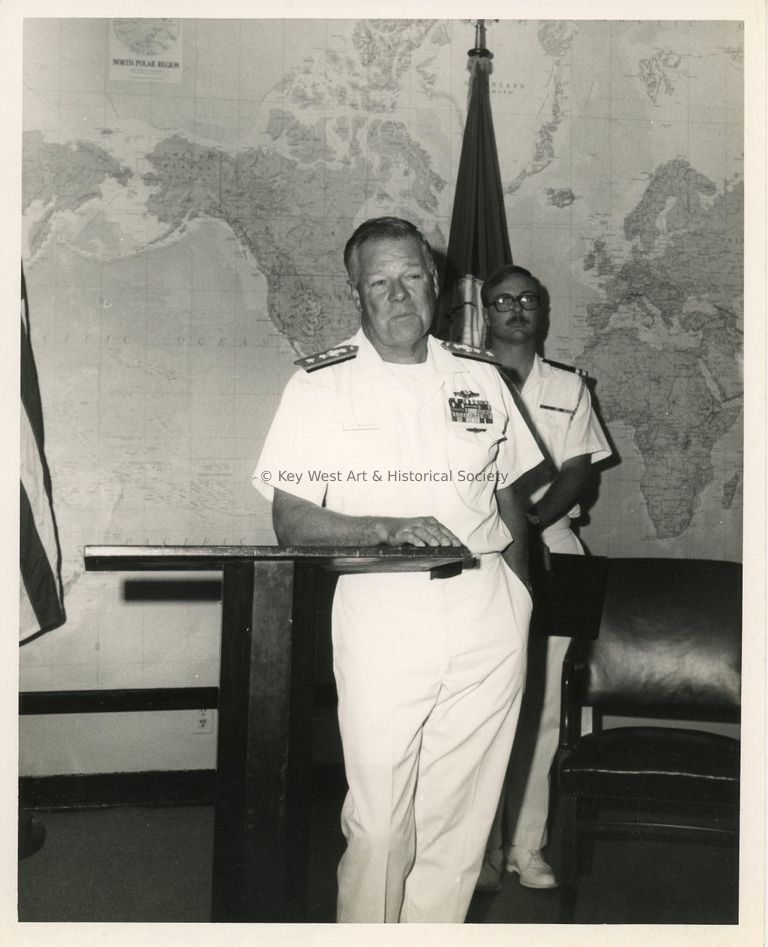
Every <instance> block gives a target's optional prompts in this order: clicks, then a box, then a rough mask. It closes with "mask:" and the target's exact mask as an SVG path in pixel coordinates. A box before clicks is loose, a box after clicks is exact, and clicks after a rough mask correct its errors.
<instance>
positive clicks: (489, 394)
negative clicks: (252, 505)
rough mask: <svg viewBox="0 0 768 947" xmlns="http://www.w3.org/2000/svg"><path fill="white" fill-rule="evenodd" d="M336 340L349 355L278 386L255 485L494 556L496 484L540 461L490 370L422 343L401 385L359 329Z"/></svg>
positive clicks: (498, 531) (504, 537) (499, 527)
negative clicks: (414, 519) (429, 530)
mask: <svg viewBox="0 0 768 947" xmlns="http://www.w3.org/2000/svg"><path fill="white" fill-rule="evenodd" d="M345 344H352V345H357V346H358V353H357V356H356V357H355V358H353V359H349V360H347V361H344V362H339V363H336V364H334V365H328V366H325V367H323V368H321V369H319V370H317V371H314V372H306V371H303V370H301V371H298V372H297V373H296V374H295V375H294V376H293V377H292V378H291V380H290V381H289V382H288V385H287V386H286V389H285V392H284V393H283V397H282V400H281V402H280V406H279V407H278V410H277V413H276V414H275V418H274V420H273V422H272V426H271V428H270V431H269V433H268V435H267V438H266V441H265V444H264V448H263V450H262V453H261V457H260V458H259V462H258V466H257V468H256V472H255V474H254V478H253V482H254V485H255V486H256V488H257V489H258V490H259V491H260V492H261V493H262V494H263V495H264V496H265V497H266V498H267V499H269V500H271V499H272V498H273V495H274V488H275V487H277V488H279V489H281V490H284V491H285V492H287V493H290V494H292V495H294V496H297V497H300V498H303V499H305V500H309V501H310V502H313V503H316V504H318V505H324V506H326V507H327V508H328V509H331V510H333V511H335V512H338V513H344V514H348V515H352V516H398V517H409V516H434V517H435V518H436V519H437V520H439V521H440V522H441V523H442V524H443V525H445V526H446V527H447V528H448V529H450V530H451V531H452V532H453V533H454V534H455V535H456V536H457V537H458V538H459V539H460V540H461V542H462V543H464V544H465V545H466V546H467V547H468V548H469V550H470V551H471V552H472V553H473V554H475V555H480V554H483V553H488V552H501V551H502V550H503V549H504V548H506V546H507V545H509V542H510V540H511V538H512V537H511V536H510V534H509V530H508V529H507V527H506V525H505V524H504V522H503V520H502V519H501V517H500V515H499V512H498V507H497V504H496V500H495V496H494V492H495V489H496V483H497V479H498V481H499V483H498V486H499V488H503V487H506V486H509V485H510V484H511V483H513V482H514V480H516V479H517V478H518V477H519V476H521V475H522V474H523V473H525V471H526V470H528V469H530V468H532V467H535V466H536V465H537V464H538V463H539V462H540V460H541V459H542V458H541V452H540V451H539V448H538V447H537V446H536V443H535V441H534V439H533V437H532V436H531V434H530V432H529V430H528V428H527V426H526V424H525V422H524V420H523V418H522V417H521V415H520V413H519V411H518V410H517V408H516V407H515V404H514V402H513V401H512V398H511V395H510V394H509V391H508V390H507V388H506V385H505V384H504V381H503V379H502V378H501V376H500V375H499V373H498V371H497V370H496V369H495V368H494V367H493V366H491V365H488V364H486V363H484V362H481V361H477V360H473V359H471V358H459V357H457V356H455V355H454V354H452V353H451V352H449V351H448V350H446V349H444V348H443V347H442V344H441V342H440V341H439V340H437V339H435V338H432V337H429V338H428V357H427V362H426V363H425V364H424V365H419V366H413V367H414V369H416V372H415V373H414V379H415V381H414V383H413V384H411V383H406V382H403V381H402V380H401V379H400V377H399V376H400V375H401V374H402V372H403V369H402V368H401V366H396V367H395V368H394V369H392V370H391V369H390V367H389V365H388V363H387V362H385V361H383V360H382V358H381V357H380V356H379V354H378V353H377V352H376V350H375V349H374V347H373V346H372V345H371V343H370V342H369V341H368V339H367V338H366V336H365V335H364V333H363V331H362V329H361V330H359V331H358V332H357V333H356V335H355V336H354V337H353V338H351V339H350V340H348V342H347V343H345ZM407 370H408V369H407V368H406V369H405V371H407ZM265 474H266V475H267V476H266V478H265Z"/></svg>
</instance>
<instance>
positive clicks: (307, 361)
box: [293, 345, 358, 372]
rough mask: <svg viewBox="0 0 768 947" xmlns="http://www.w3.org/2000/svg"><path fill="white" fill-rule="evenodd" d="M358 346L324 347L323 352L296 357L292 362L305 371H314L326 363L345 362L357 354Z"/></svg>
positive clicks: (323, 366)
mask: <svg viewBox="0 0 768 947" xmlns="http://www.w3.org/2000/svg"><path fill="white" fill-rule="evenodd" d="M357 349H358V346H356V345H335V346H334V347H333V348H332V349H326V350H325V351H324V352H316V353H315V354H314V355H307V356H306V357H305V358H297V359H296V361H295V362H294V363H293V364H294V365H298V366H299V368H303V369H304V371H305V372H315V371H317V369H318V368H325V367H326V365H336V364H338V363H339V362H346V361H347V359H350V358H355V357H356V356H357Z"/></svg>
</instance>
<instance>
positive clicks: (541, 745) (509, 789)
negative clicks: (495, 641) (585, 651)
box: [477, 264, 611, 891]
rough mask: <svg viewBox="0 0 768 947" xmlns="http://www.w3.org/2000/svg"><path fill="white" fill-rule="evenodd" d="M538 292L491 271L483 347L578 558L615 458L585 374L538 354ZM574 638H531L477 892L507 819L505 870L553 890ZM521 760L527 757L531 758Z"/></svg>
mask: <svg viewBox="0 0 768 947" xmlns="http://www.w3.org/2000/svg"><path fill="white" fill-rule="evenodd" d="M542 295H543V291H542V287H541V285H540V283H539V281H538V280H537V279H536V278H535V277H534V276H533V275H532V274H531V273H530V272H529V271H528V270H526V269H524V268H523V267H520V266H515V265H513V264H509V265H506V266H503V267H500V268H499V269H498V270H496V271H495V272H494V273H492V274H491V275H490V276H489V277H488V279H487V280H486V281H485V283H484V284H483V288H482V300H483V304H484V306H485V310H486V317H487V339H486V344H487V345H488V346H489V347H490V348H491V349H492V350H493V353H494V355H495V356H496V358H497V359H498V361H499V363H500V368H501V372H502V375H503V376H504V379H505V381H506V383H507V385H508V386H509V387H510V389H511V390H513V391H514V392H516V393H517V394H519V395H520V397H521V398H522V400H523V403H524V405H525V407H526V408H527V410H528V413H529V415H530V420H531V421H532V422H533V424H534V425H535V427H536V430H537V432H538V434H539V436H540V438H541V440H542V441H543V442H544V445H545V447H546V449H547V450H548V452H549V454H550V458H551V460H552V461H553V462H554V468H549V470H550V471H552V474H553V478H552V476H550V477H548V478H547V479H546V480H545V481H544V482H543V483H542V482H541V478H540V477H539V478H538V480H537V477H536V474H537V473H538V474H540V473H541V472H542V470H546V468H545V467H543V466H540V467H539V468H537V470H536V471H531V472H529V473H528V474H526V475H524V476H523V477H522V478H520V480H518V481H517V483H516V484H515V488H516V490H517V492H518V495H519V496H520V498H521V500H522V502H523V505H524V506H526V507H527V518H528V521H529V523H530V524H531V526H532V528H533V530H534V531H536V532H540V536H541V540H542V542H543V543H544V545H545V546H546V548H547V549H548V550H549V551H550V552H555V553H570V554H573V555H579V556H581V555H584V549H583V547H582V545H581V543H580V542H579V540H578V538H577V537H576V535H575V534H574V532H573V530H572V528H571V522H572V520H574V519H576V518H577V517H578V516H579V515H580V510H579V506H578V502H579V498H580V497H581V495H582V494H583V492H584V489H585V487H586V485H587V481H588V479H589V473H590V467H591V465H592V464H593V463H595V462H597V461H600V460H604V459H605V458H607V457H609V456H610V454H611V448H610V446H609V444H608V441H607V439H606V436H605V434H604V432H603V430H602V428H601V426H600V423H599V421H598V420H597V417H596V416H595V413H594V411H593V409H592V403H591V399H590V394H589V389H588V388H587V385H586V381H585V374H586V373H585V372H583V371H581V370H580V369H576V368H571V367H568V366H565V365H560V364H558V363H556V362H551V361H548V360H547V359H544V358H542V357H541V356H540V355H539V354H538V353H537V347H538V346H539V345H540V344H541V342H542V341H543V338H544V335H545V334H546V330H547V328H548V318H547V315H548V314H547V312H546V308H545V306H544V304H543V299H542ZM555 468H556V472H555ZM569 643H570V639H569V638H564V637H551V638H546V639H543V641H542V640H538V641H534V640H531V641H530V642H529V663H528V681H527V692H526V697H525V699H524V702H523V709H522V710H521V716H520V721H519V724H518V730H517V734H516V736H515V745H514V748H513V751H512V758H511V763H510V767H509V772H508V776H507V782H506V785H505V788H504V791H503V793H502V798H501V801H500V803H499V807H498V811H497V813H496V817H495V819H494V823H493V826H492V828H491V834H490V837H489V839H488V843H487V846H486V857H485V862H484V865H483V870H482V872H481V874H480V878H479V879H478V884H477V890H480V891H498V890H499V888H500V887H501V868H502V863H503V861H504V839H503V834H502V832H503V829H502V823H503V822H504V821H506V823H507V829H508V831H509V833H510V836H511V837H510V838H509V839H508V841H509V842H511V844H510V846H509V850H508V852H507V854H506V869H507V871H508V872H511V873H515V874H517V875H518V876H519V879H520V884H522V885H524V886H525V887H527V888H554V887H557V879H556V877H555V874H554V872H553V871H552V868H551V867H550V866H549V865H548V864H547V862H546V861H545V860H544V858H543V856H542V851H541V850H542V848H543V847H544V846H545V845H546V841H547V813H548V809H549V771H550V768H551V766H552V762H553V760H554V757H555V753H556V751H557V745H558V736H559V724H560V676H561V672H562V666H563V658H564V657H565V652H566V650H567V649H568V645H569ZM542 649H546V653H545V654H544V653H541V652H542ZM542 689H543V694H542ZM518 760H521V761H522V760H524V761H528V760H530V765H529V766H526V765H524V764H522V765H521V764H520V763H517V761H518ZM516 763H517V765H516Z"/></svg>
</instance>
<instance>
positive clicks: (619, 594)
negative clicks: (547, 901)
mask: <svg viewBox="0 0 768 947" xmlns="http://www.w3.org/2000/svg"><path fill="white" fill-rule="evenodd" d="M741 582H742V568H741V565H740V564H738V563H732V562H716V561H704V560H690V559H688V560H685V559H611V560H610V561H609V564H608V571H607V579H606V588H605V598H604V602H603V611H602V618H601V622H600V630H599V635H598V638H597V640H595V641H577V640H574V641H573V642H572V644H571V646H570V648H569V651H568V654H567V656H566V659H565V662H564V666H563V685H562V687H563V689H562V706H561V730H560V750H559V754H558V779H559V789H560V805H561V818H562V826H563V849H562V851H563V856H562V858H563V863H562V867H561V890H560V920H561V922H570V921H572V920H573V918H574V912H575V907H576V898H577V886H578V880H579V873H580V871H581V870H582V868H583V867H584V865H583V862H584V854H585V848H586V850H587V854H589V852H590V851H591V847H590V846H584V844H583V843H584V841H585V840H590V841H593V840H594V839H595V838H597V837H606V836H613V837H617V836H618V837H624V838H625V839H634V838H643V837H649V836H651V837H653V836H667V837H677V836H679V837H681V838H688V839H691V838H698V839H707V840H717V841H718V842H728V843H736V842H737V841H738V813H739V756H740V754H739V741H738V739H735V738H733V737H731V736H724V735H722V734H719V733H715V732H711V731H706V730H702V729H693V728H690V726H689V727H683V728H681V727H679V726H677V724H676V723H674V724H671V722H672V721H675V722H676V721H699V722H702V723H704V724H705V723H706V722H707V721H709V722H723V721H725V722H730V723H734V722H738V721H739V719H740V704H741V701H740V688H741ZM584 707H590V708H591V709H592V732H590V733H585V734H582V708H584ZM606 715H611V716H620V717H636V718H645V719H643V720H642V725H638V726H618V727H608V728H606V727H604V726H603V719H604V717H605V716H606ZM649 718H650V723H651V724H653V725H648V723H649Z"/></svg>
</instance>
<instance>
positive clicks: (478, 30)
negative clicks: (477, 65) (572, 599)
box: [467, 20, 498, 60]
mask: <svg viewBox="0 0 768 947" xmlns="http://www.w3.org/2000/svg"><path fill="white" fill-rule="evenodd" d="M493 22H498V21H497V20H494V21H493ZM485 23H486V21H485V20H475V46H474V48H473V49H469V50H467V55H468V56H472V57H473V58H474V59H476V60H477V59H493V53H492V52H491V51H490V50H489V49H488V48H487V47H486V45H485Z"/></svg>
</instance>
